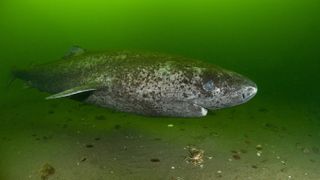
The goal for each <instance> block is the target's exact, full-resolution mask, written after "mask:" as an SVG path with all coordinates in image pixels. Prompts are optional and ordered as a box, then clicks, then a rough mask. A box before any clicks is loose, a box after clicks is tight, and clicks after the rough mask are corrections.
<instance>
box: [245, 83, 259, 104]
mask: <svg viewBox="0 0 320 180" xmlns="http://www.w3.org/2000/svg"><path fill="white" fill-rule="evenodd" d="M257 92H258V87H257V85H256V84H254V83H251V85H249V86H246V87H244V89H243V91H242V100H243V102H247V101H249V100H250V99H252V98H253V97H254V96H255V95H256V94H257Z"/></svg>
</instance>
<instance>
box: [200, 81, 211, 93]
mask: <svg viewBox="0 0 320 180" xmlns="http://www.w3.org/2000/svg"><path fill="white" fill-rule="evenodd" d="M202 87H203V89H204V90H206V91H212V90H213V89H214V84H213V81H212V80H209V81H208V82H206V83H205V84H204V85H203V86H202Z"/></svg>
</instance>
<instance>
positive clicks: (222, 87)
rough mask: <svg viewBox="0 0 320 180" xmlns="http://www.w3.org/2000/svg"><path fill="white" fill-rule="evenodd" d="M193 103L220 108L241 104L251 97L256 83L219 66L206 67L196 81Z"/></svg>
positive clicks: (255, 90)
mask: <svg viewBox="0 0 320 180" xmlns="http://www.w3.org/2000/svg"><path fill="white" fill-rule="evenodd" d="M197 89H198V91H199V93H198V94H199V95H198V98H196V99H195V101H194V103H195V104H197V105H200V106H202V107H204V108H206V109H211V110H214V109H221V108H226V107H232V106H236V105H239V104H243V103H245V102H247V101H249V100H250V99H252V98H253V97H254V96H255V95H256V93H257V91H258V88H257V85H256V84H255V83H254V82H253V81H251V80H250V79H248V78H246V77H245V76H242V75H240V74H238V73H235V72H231V71H228V70H224V69H221V68H212V69H210V68H206V69H205V70H204V72H202V73H201V75H200V80H199V82H198V88H197Z"/></svg>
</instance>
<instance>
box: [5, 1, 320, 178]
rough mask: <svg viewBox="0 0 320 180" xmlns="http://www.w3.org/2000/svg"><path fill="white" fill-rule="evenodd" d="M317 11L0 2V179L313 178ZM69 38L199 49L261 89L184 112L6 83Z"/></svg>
mask: <svg viewBox="0 0 320 180" xmlns="http://www.w3.org/2000/svg"><path fill="white" fill-rule="evenodd" d="M318 9H319V3H317V2H315V1H312V0H307V1H303V2H302V1H286V0H284V1H232V0H231V1H188V2H184V1H177V0H175V1H162V2H151V1H146V0H134V1H129V0H121V1H107V2H104V1H99V0H93V1H90V2H89V1H84V0H80V1H71V0H66V1H61V0H60V1H40V0H28V1H18V0H2V1H1V2H0V52H1V53H0V61H1V66H0V70H1V76H0V81H1V83H0V91H1V93H0V142H1V143H0V144H1V145H0V152H1V159H0V179H4V180H7V179H8V180H11V179H14V180H15V179H49V180H51V179H68V180H70V179H319V178H320V174H319V172H320V168H319V167H320V150H319V148H320V143H319V136H320V133H319V132H320V131H319V129H320V107H319V105H320V104H319V102H320V101H319V100H320V97H319V95H318V92H319V90H320V88H319V83H318V82H320V76H319V75H318V72H319V69H320V63H319V53H318V51H319V48H320V43H319V42H320V35H319V33H318V32H319V30H320V24H319V23H318V22H319V20H320V16H319V13H318ZM75 44H77V45H80V46H82V47H84V48H87V49H92V50H103V49H138V50H139V49H141V50H149V51H156V52H165V53H171V54H178V55H183V56H186V57H191V58H197V59H201V60H203V61H208V62H210V63H214V64H217V65H219V66H222V67H224V68H227V69H231V70H234V71H236V72H239V73H241V74H244V75H246V76H248V77H250V79H253V80H254V81H255V82H256V83H257V84H258V87H259V92H258V95H257V96H256V97H255V98H254V99H253V100H251V101H250V102H248V103H246V104H244V105H241V106H238V107H234V108H230V109H224V110H219V111H215V112H209V115H208V116H207V117H205V118H201V119H196V118H195V119H183V118H155V117H143V116H137V115H133V114H127V113H120V112H115V111H112V110H109V109H103V108H98V107H95V106H91V105H86V104H82V103H80V102H75V101H72V100H69V99H59V100H51V101H47V100H44V98H45V97H47V96H48V94H46V93H43V92H39V91H37V90H35V89H32V88H28V87H26V86H25V85H24V82H22V81H19V80H16V81H14V82H13V83H11V84H10V85H9V84H8V82H10V79H11V75H10V71H11V69H12V68H15V67H28V66H30V65H32V64H39V63H45V62H49V61H54V60H56V59H59V58H60V57H62V56H63V55H64V54H65V53H66V51H67V50H68V49H69V47H70V46H72V45H75ZM192 148H194V149H196V150H198V151H197V152H202V153H200V154H199V153H198V154H197V155H199V156H198V157H201V159H202V160H203V162H201V163H197V162H199V161H197V160H193V159H191V158H194V156H193V155H195V153H192V152H190V151H192Z"/></svg>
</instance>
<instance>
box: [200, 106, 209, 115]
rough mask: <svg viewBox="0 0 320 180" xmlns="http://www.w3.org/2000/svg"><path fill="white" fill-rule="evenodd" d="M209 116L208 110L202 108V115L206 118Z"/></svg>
mask: <svg viewBox="0 0 320 180" xmlns="http://www.w3.org/2000/svg"><path fill="white" fill-rule="evenodd" d="M207 114H208V110H207V109H206V108H203V107H201V115H202V116H206V115H207Z"/></svg>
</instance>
